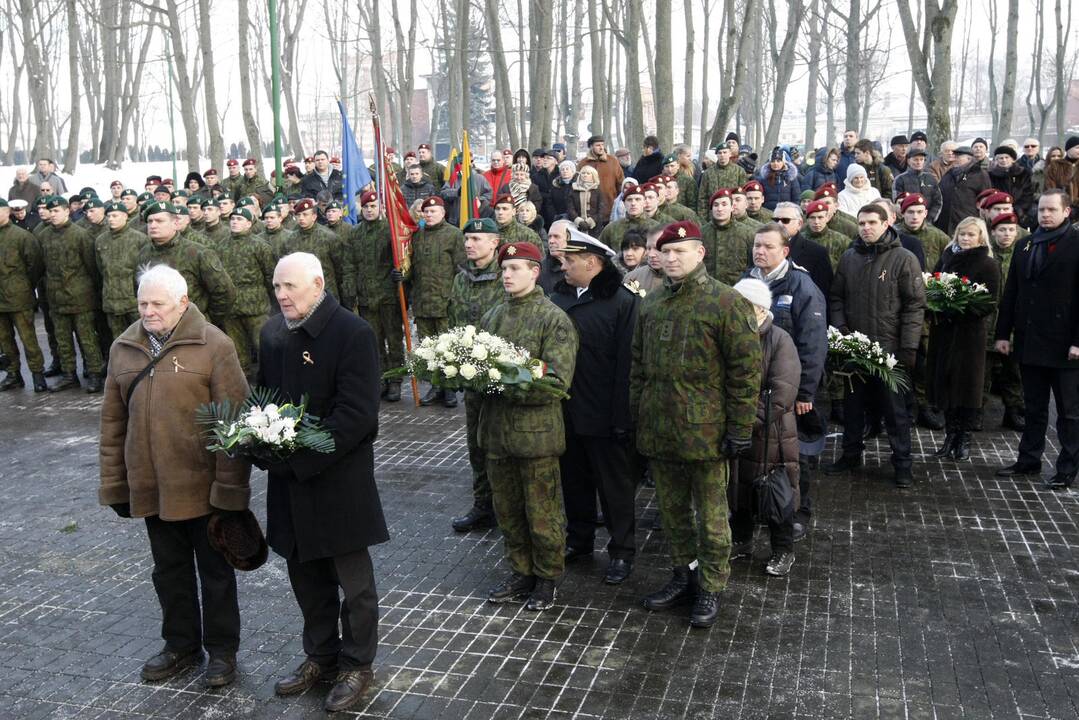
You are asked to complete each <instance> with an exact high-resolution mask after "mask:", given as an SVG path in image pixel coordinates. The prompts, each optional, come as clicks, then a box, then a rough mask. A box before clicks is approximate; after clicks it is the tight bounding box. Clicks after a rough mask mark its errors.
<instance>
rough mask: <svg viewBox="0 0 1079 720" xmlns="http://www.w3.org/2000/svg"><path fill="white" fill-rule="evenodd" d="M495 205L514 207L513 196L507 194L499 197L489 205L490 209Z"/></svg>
mask: <svg viewBox="0 0 1079 720" xmlns="http://www.w3.org/2000/svg"><path fill="white" fill-rule="evenodd" d="M495 205H516V203H514V202H513V196H512V195H510V194H509V193H506V194H505V195H499V196H498V198H497V199H496V200H495V201H494V202H493V203H492V204H491V206H492V207H494V206H495Z"/></svg>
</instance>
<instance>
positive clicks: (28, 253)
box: [0, 198, 49, 392]
mask: <svg viewBox="0 0 1079 720" xmlns="http://www.w3.org/2000/svg"><path fill="white" fill-rule="evenodd" d="M44 272H45V264H44V261H43V260H42V257H41V245H40V244H39V243H38V240H37V238H35V237H34V236H33V235H31V234H30V233H28V232H27V231H26V230H23V229H22V228H21V227H18V226H17V225H15V223H13V222H11V209H10V208H8V204H7V200H4V199H2V198H0V354H3V355H6V356H7V359H8V362H9V365H8V367H7V375H6V376H5V377H4V381H3V382H0V390H13V389H15V388H21V387H25V382H24V381H23V378H22V371H21V369H20V363H19V346H18V345H17V344H16V343H15V333H16V332H18V334H19V340H21V341H22V345H23V349H24V351H25V353H26V366H27V367H28V368H30V375H31V377H32V378H33V381H34V392H45V391H46V390H48V389H49V386H48V385H47V384H46V382H45V357H44V356H43V355H42V354H41V348H40V347H39V346H38V343H37V333H36V332H35V330H34V286H35V285H37V283H38V280H40V279H41V276H42V275H43V274H44Z"/></svg>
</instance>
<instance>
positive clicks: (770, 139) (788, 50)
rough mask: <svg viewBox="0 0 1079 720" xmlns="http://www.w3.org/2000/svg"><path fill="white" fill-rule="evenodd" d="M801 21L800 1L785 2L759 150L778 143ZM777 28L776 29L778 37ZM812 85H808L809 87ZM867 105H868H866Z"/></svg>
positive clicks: (771, 2) (772, 5)
mask: <svg viewBox="0 0 1079 720" xmlns="http://www.w3.org/2000/svg"><path fill="white" fill-rule="evenodd" d="M768 6H769V7H768V10H769V14H770V15H772V16H773V17H774V15H775V0H768ZM801 20H802V0H788V2H787V31H786V34H785V35H784V36H783V42H782V44H781V45H780V46H779V51H778V52H776V53H774V54H773V55H772V66H773V68H774V70H775V72H774V75H773V77H774V78H775V88H774V89H773V94H772V112H771V115H770V116H769V118H768V128H767V129H766V130H765V131H764V143H763V144H762V145H761V148H762V149H763V150H765V151H767V150H768V148H771V147H773V146H774V145H775V144H776V143H777V142H778V141H779V125H780V123H781V122H782V121H783V109H784V107H785V103H784V99H785V98H786V96H787V86H788V85H789V84H790V80H791V75H792V74H794V50H795V48H796V47H797V46H798V23H799V22H801ZM778 31H779V28H776V35H778ZM812 86H813V83H810V87H812ZM867 105H868V103H867ZM814 114H815V110H814V107H813V106H812V105H810V106H809V107H807V108H806V116H807V117H808V116H810V115H814ZM809 149H810V144H809V138H808V136H807V138H806V152H809Z"/></svg>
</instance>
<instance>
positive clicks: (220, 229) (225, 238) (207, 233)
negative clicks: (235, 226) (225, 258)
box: [202, 220, 232, 256]
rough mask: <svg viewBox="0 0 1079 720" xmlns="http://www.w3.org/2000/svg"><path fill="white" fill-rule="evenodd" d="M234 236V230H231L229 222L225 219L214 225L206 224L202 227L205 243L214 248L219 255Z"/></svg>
mask: <svg viewBox="0 0 1079 720" xmlns="http://www.w3.org/2000/svg"><path fill="white" fill-rule="evenodd" d="M231 236H232V231H231V230H229V224H228V223H227V222H225V221H223V220H222V221H219V222H217V223H215V224H214V225H212V226H210V225H204V226H203V228H202V237H203V243H202V244H203V245H205V246H206V247H208V248H210V249H211V250H213V251H214V252H215V253H217V254H218V255H219V256H220V255H221V251H222V250H224V249H225V246H226V245H228V242H229V238H230V237H231Z"/></svg>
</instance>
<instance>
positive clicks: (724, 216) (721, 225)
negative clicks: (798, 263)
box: [700, 188, 753, 286]
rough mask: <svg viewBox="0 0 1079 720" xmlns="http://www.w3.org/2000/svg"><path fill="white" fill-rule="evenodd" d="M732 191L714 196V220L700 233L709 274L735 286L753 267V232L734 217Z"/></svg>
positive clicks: (724, 189)
mask: <svg viewBox="0 0 1079 720" xmlns="http://www.w3.org/2000/svg"><path fill="white" fill-rule="evenodd" d="M733 210H734V206H733V205H732V204H731V191H730V190H728V189H726V188H723V189H720V190H716V191H715V192H714V193H712V217H711V219H710V220H709V221H708V222H707V223H705V224H704V226H703V227H702V228H701V229H700V236H701V244H703V245H704V250H705V253H704V267H705V269H706V270H707V272H708V274H709V275H711V276H712V277H714V278H715V279H716V280H719V281H720V282H721V283H723V284H725V285H731V286H733V285H734V284H735V283H736V282H738V279H739V278H741V277H742V275H743V274H744V273H745V271H746V268H748V267H750V266H751V265H752V264H753V231H752V230H750V229H749V228H748V227H747V226H745V225H742V224H740V223H736V222H735V221H734V218H733V217H732V213H733Z"/></svg>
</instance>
